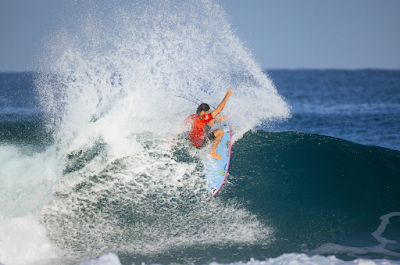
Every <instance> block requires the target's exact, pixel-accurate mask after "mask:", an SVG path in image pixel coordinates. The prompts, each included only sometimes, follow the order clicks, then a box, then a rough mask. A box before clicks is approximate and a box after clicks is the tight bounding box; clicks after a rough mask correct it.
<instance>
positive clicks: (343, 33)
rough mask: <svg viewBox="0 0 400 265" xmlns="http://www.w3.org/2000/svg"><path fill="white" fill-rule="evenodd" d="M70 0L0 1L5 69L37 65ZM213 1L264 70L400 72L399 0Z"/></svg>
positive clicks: (0, 68) (0, 53)
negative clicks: (371, 70)
mask: <svg viewBox="0 0 400 265" xmlns="http://www.w3.org/2000/svg"><path fill="white" fill-rule="evenodd" d="M75 1H80V0H75ZM82 1H83V0H82ZM110 1H111V0H110ZM132 1H133V0H132ZM65 2H68V0H64V1H60V0H58V1H55V0H12V1H9V0H0V72H19V71H31V70H35V69H37V64H38V63H39V62H40V60H38V58H39V57H40V53H41V52H42V49H41V47H42V45H43V43H44V41H45V38H46V37H47V36H49V34H50V33H51V32H52V31H54V30H57V28H58V27H59V25H60V24H61V23H63V19H62V18H63V17H65V15H69V14H68V12H73V11H71V10H67V9H66V8H65ZM70 2H73V1H72V0H70ZM214 2H215V3H218V4H220V5H221V7H222V8H223V9H224V10H225V12H226V13H227V16H228V18H229V20H230V22H231V25H232V28H233V29H234V30H235V32H236V35H237V36H238V37H239V38H240V39H241V40H242V41H243V43H244V44H245V46H246V47H248V48H249V49H250V51H251V52H252V54H253V56H254V58H255V60H256V61H257V62H258V63H259V64H260V66H261V67H262V68H263V69H365V68H368V69H370V68H374V69H399V70H400V1H399V0H214ZM71 14H72V13H71Z"/></svg>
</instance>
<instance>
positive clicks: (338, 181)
mask: <svg viewBox="0 0 400 265" xmlns="http://www.w3.org/2000/svg"><path fill="white" fill-rule="evenodd" d="M232 150H233V151H232V161H231V162H232V166H231V168H230V174H231V176H230V178H229V182H230V183H229V184H228V185H226V186H225V187H224V189H223V190H222V192H221V196H224V197H225V196H226V197H228V198H230V199H235V200H236V201H239V202H241V203H242V205H244V206H245V208H246V209H247V210H249V211H250V212H252V213H253V214H255V215H256V216H257V217H258V218H259V219H261V220H266V222H267V223H268V224H269V225H271V226H272V227H273V228H274V238H275V241H274V243H273V244H272V245H270V246H269V247H268V252H269V251H271V256H277V255H279V253H282V252H284V253H290V252H295V253H298V252H305V253H310V254H335V255H337V256H339V257H342V258H344V259H346V258H347V259H348V258H349V257H348V255H350V257H367V258H376V257H379V258H382V257H386V258H389V259H397V260H398V259H399V258H400V252H399V250H400V242H399V241H398V239H399V238H400V233H399V232H400V230H399V228H400V223H399V222H400V212H399V202H400V192H399V191H400V152H399V151H394V150H390V149H385V148H381V147H373V146H365V145H360V144H356V143H352V142H349V141H345V140H342V139H338V138H332V137H327V136H320V135H310V134H303V133H298V132H279V133H274V132H265V131H257V132H255V133H251V132H248V133H246V134H245V135H244V137H243V138H242V139H240V140H239V141H237V142H236V143H235V145H234V146H233V149H232ZM390 213H394V214H393V216H391V217H390V220H389V223H390V225H389V224H388V226H387V227H386V225H385V226H384V227H382V228H380V232H377V233H375V234H374V235H371V234H372V233H374V232H375V231H377V229H378V227H379V226H380V225H379V224H380V223H381V220H380V218H381V219H382V217H383V219H385V217H384V216H386V215H388V214H390ZM386 218H389V217H388V216H387V217H386ZM383 219H382V220H383ZM385 229H386V230H385ZM382 233H383V234H382ZM380 234H382V236H381V237H378V235H380ZM396 240H397V242H396ZM383 242H385V243H384V244H383ZM389 242H390V243H389ZM328 243H329V244H328ZM325 244H327V245H325ZM322 245H324V247H322V248H319V247H320V246H322ZM385 247H386V248H385Z"/></svg>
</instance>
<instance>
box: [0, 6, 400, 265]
mask: <svg viewBox="0 0 400 265" xmlns="http://www.w3.org/2000/svg"><path fill="white" fill-rule="evenodd" d="M117 3H118V5H111V6H107V5H105V6H103V7H97V8H94V9H93V8H91V9H90V12H88V13H86V12H82V14H79V16H80V19H79V23H75V24H74V23H73V22H71V23H70V24H68V26H67V27H65V28H60V29H59V30H58V31H55V32H53V33H52V34H51V36H49V38H48V39H47V40H46V47H45V52H44V53H43V54H44V55H43V58H42V61H43V64H42V65H40V66H38V69H37V70H36V71H33V72H21V73H0V264H2V265H13V264H17V265H18V264H82V265H89V264H97V265H100V264H104V265H105V264H107V265H117V264H124V265H125V264H126V265H128V264H129V265H130V264H142V263H145V264H213V265H219V264H248V265H267V264H400V135H399V131H400V70H374V69H368V70H339V69H337V70H273V69H272V70H263V69H261V68H260V67H259V65H258V64H257V58H254V57H253V56H252V54H251V53H250V51H249V49H247V48H246V47H245V46H244V45H243V43H242V42H241V40H240V39H239V38H238V37H236V35H235V31H234V30H233V29H232V28H231V26H230V23H229V19H228V18H227V16H226V14H225V12H224V11H223V10H222V9H221V8H220V7H219V6H218V5H216V4H214V3H213V2H212V1H194V0H189V1H157V4H156V5H152V6H151V7H149V6H146V5H144V4H143V5H135V6H131V4H129V3H127V2H126V1H117ZM102 8H105V9H106V10H107V14H108V16H104V12H102V11H104V10H103V9H102ZM89 13H90V14H89ZM115 29H117V30H115ZM71 36H73V37H71ZM230 87H233V94H232V96H231V97H230V99H229V101H228V103H227V105H226V108H225V110H224V115H226V116H227V117H228V119H229V122H230V124H231V127H232V131H233V146H232V159H231V164H230V170H229V175H228V176H227V180H226V182H225V183H224V185H223V187H222V189H221V190H220V191H219V193H218V194H217V195H216V196H214V197H212V198H211V197H210V196H208V195H207V192H206V188H205V183H204V163H203V161H204V156H205V155H206V154H205V153H204V151H201V150H200V151H199V150H197V149H194V148H192V147H191V145H190V144H189V143H188V140H187V138H186V136H185V133H184V128H183V125H182V121H183V120H184V119H185V118H186V117H187V116H188V115H190V114H192V113H193V112H194V111H195V109H196V107H197V104H198V103H199V102H200V101H205V102H208V103H209V104H210V105H212V106H217V105H218V103H219V102H220V101H221V100H222V98H223V96H224V95H225V93H226V91H227V90H228V89H229V88H230Z"/></svg>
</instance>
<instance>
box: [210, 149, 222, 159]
mask: <svg viewBox="0 0 400 265" xmlns="http://www.w3.org/2000/svg"><path fill="white" fill-rule="evenodd" d="M210 155H211V157H212V158H215V159H217V160H221V159H222V157H221V156H220V155H219V154H217V153H215V152H213V151H211V152H210Z"/></svg>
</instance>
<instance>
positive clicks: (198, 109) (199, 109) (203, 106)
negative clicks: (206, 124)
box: [196, 103, 210, 115]
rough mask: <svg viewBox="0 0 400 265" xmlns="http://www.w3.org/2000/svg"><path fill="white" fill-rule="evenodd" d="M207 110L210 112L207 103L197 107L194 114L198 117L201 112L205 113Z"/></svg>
mask: <svg viewBox="0 0 400 265" xmlns="http://www.w3.org/2000/svg"><path fill="white" fill-rule="evenodd" d="M209 110H210V106H208V104H207V103H201V104H200V105H199V106H198V107H197V111H196V113H197V114H198V115H200V113H201V112H202V111H204V112H207V111H209Z"/></svg>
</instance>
